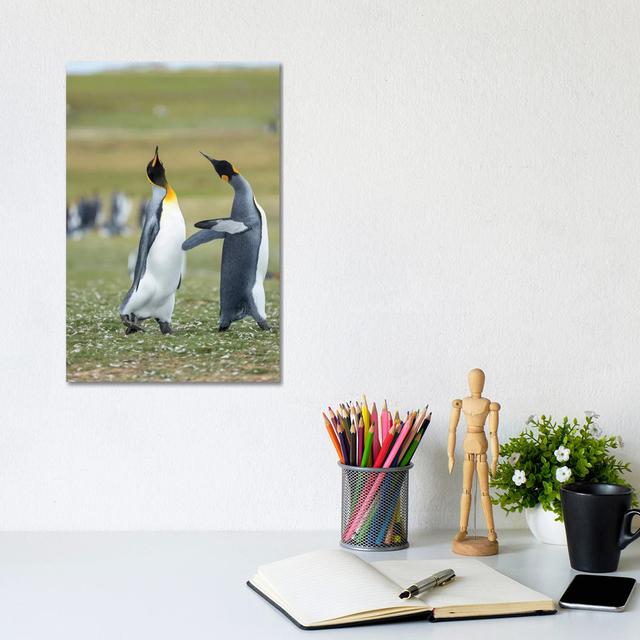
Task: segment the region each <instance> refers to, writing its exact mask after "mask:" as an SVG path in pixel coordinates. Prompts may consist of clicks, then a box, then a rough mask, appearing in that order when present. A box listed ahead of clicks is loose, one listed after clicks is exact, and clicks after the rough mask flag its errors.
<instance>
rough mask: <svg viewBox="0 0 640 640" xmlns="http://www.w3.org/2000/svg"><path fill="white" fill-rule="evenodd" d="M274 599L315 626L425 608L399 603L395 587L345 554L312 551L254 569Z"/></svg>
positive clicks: (376, 572) (374, 571) (369, 566)
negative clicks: (364, 614) (359, 615)
mask: <svg viewBox="0 0 640 640" xmlns="http://www.w3.org/2000/svg"><path fill="white" fill-rule="evenodd" d="M258 577H259V578H260V579H262V580H265V581H266V582H267V583H268V585H269V587H270V588H271V589H273V590H274V591H275V592H276V594H277V596H278V599H279V600H281V601H282V602H283V603H285V604H286V605H287V609H288V610H289V611H290V613H291V614H292V615H294V617H296V618H299V619H300V621H307V622H319V621H322V620H333V619H335V618H341V617H343V616H347V615H351V614H354V613H359V612H363V611H370V610H375V609H385V608H388V607H393V608H398V609H400V610H402V609H415V608H416V605H419V607H420V608H422V609H424V605H423V603H419V602H413V603H407V602H403V601H402V600H400V599H399V598H398V593H399V591H398V586H397V585H396V584H394V583H393V582H391V581H390V580H388V579H387V578H386V577H385V576H383V575H382V574H380V573H379V572H378V571H376V570H375V569H374V568H372V567H371V565H369V564H368V563H366V562H364V561H362V560H360V558H358V557H357V556H355V555H353V554H351V553H348V552H346V551H337V550H333V551H313V552H311V553H305V554H303V555H300V556H294V557H293V558H287V559H286V560H281V561H279V562H273V563H272V564H268V565H263V566H261V567H259V568H258Z"/></svg>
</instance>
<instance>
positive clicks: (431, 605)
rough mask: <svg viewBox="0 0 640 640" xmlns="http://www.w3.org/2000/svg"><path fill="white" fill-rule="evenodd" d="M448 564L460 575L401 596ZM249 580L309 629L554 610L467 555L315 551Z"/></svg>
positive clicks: (265, 569)
mask: <svg viewBox="0 0 640 640" xmlns="http://www.w3.org/2000/svg"><path fill="white" fill-rule="evenodd" d="M442 569H453V570H454V571H455V573H456V579H455V580H453V581H452V582H450V583H449V584H447V585H445V586H442V587H436V588H435V589H430V590H429V591H426V592H425V593H424V594H422V595H420V596H419V597H416V598H411V599H409V600H401V599H400V598H399V597H398V596H399V594H400V592H401V591H402V590H403V589H404V588H405V587H408V586H409V585H411V584H413V583H414V582H416V581H417V580H421V579H423V578H426V577H427V576H430V575H432V574H434V573H436V572H437V571H441V570H442ZM247 584H248V585H249V586H250V587H251V588H252V589H254V591H257V592H258V593H259V594H260V595H262V596H263V597H264V598H266V599H267V600H268V601H269V602H271V604H273V605H275V606H276V607H277V608H278V609H280V611H282V612H283V613H284V614H285V615H286V616H288V617H289V618H290V619H291V620H292V621H293V622H295V623H296V624H297V625H298V626H299V627H302V628H303V629H314V628H322V627H324V628H326V627H336V626H348V625H359V624H375V623H378V622H390V621H396V620H397V621H399V620H405V619H416V618H420V619H428V620H431V621H433V622H438V621H441V620H453V619H461V618H482V617H496V616H513V615H542V614H548V613H555V607H554V604H553V601H552V600H551V599H550V598H548V597H547V596H545V595H542V594H541V593H538V592H537V591H534V590H533V589H529V588H528V587H525V586H523V585H521V584H520V583H519V582H516V581H515V580H512V579H511V578H508V577H507V576H505V575H502V574H501V573H498V572H497V571H495V570H494V569H491V568H490V567H488V566H487V565H485V564H483V563H482V562H480V561H479V560H472V559H468V558H465V559H451V558H447V559H445V560H411V561H408V560H391V561H384V562H372V563H371V564H368V563H367V562H365V561H364V560H361V559H360V558H359V557H358V556H356V555H354V554H352V553H349V552H348V551H338V550H330V551H313V552H311V553H305V554H303V555H300V556H295V557H293V558H288V559H286V560H280V561H279V562H273V563H271V564H267V565H263V566H261V567H259V568H258V572H257V573H256V575H255V576H254V577H253V578H251V580H250V581H249V582H248V583H247Z"/></svg>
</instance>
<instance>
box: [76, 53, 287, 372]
mask: <svg viewBox="0 0 640 640" xmlns="http://www.w3.org/2000/svg"><path fill="white" fill-rule="evenodd" d="M280 75H281V74H280V67H279V65H277V64H273V63H265V64H260V63H253V64H242V63H241V64H230V63H171V62H160V63H140V64H137V63H108V62H95V63H93V62H87V63H83V62H78V63H69V64H68V65H67V199H68V204H67V210H66V229H67V381H69V382H197V383H203V382H204V383H207V382H208V383H217V382H220V383H229V382H244V383H256V382H258V383H259V382H265V383H278V382H280V360H281V358H280V130H281V123H280V115H279V114H280V102H281V97H280V96H281V79H280ZM241 169H242V171H241ZM114 194H117V198H116V197H115V196H114ZM87 202H90V203H94V202H96V203H101V202H106V203H107V208H108V205H109V203H111V205H112V206H111V210H112V211H111V217H109V215H108V214H109V211H107V212H106V214H105V213H104V211H103V209H104V207H101V206H95V207H93V209H92V211H94V210H95V214H93V215H92V216H85V215H82V213H83V212H84V210H85V209H88V207H87V206H86V203H87ZM114 202H115V203H116V204H117V205H118V207H116V209H117V211H116V213H118V215H114V213H113V209H114V206H115V205H114ZM134 202H135V203H138V202H139V203H140V206H139V210H140V213H139V215H138V214H137V213H135V214H133V215H126V216H123V215H120V214H119V212H120V209H121V208H122V207H121V206H120V205H121V203H124V204H126V205H127V207H126V210H127V211H130V210H131V209H132V207H133V205H132V203H134ZM135 206H136V207H138V205H137V204H136V205H135ZM136 210H137V209H136ZM85 219H86V220H89V222H87V223H86V224H85V223H84V220H85ZM114 221H116V222H117V225H116V224H115V223H114ZM70 229H71V231H70ZM217 240H219V241H220V242H215V241H217Z"/></svg>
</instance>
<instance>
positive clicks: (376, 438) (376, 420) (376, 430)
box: [371, 402, 382, 464]
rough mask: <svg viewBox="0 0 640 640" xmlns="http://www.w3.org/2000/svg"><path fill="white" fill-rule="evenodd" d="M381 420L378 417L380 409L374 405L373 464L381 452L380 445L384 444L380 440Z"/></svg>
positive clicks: (372, 414)
mask: <svg viewBox="0 0 640 640" xmlns="http://www.w3.org/2000/svg"><path fill="white" fill-rule="evenodd" d="M379 422H380V418H379V417H378V409H377V408H376V403H375V402H374V403H373V408H372V409H371V426H372V427H373V448H372V449H371V464H373V461H374V460H375V459H376V456H377V455H378V451H380V445H381V444H382V440H380V427H379Z"/></svg>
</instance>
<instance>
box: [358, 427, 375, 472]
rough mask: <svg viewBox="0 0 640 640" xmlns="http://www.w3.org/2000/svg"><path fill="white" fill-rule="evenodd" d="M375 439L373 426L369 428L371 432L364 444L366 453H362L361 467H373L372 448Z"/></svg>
mask: <svg viewBox="0 0 640 640" xmlns="http://www.w3.org/2000/svg"><path fill="white" fill-rule="evenodd" d="M373 438H374V433H373V425H371V426H370V427H369V431H368V433H367V435H366V438H365V442H364V451H363V452H362V462H361V463H360V466H361V467H369V466H371V462H369V461H370V459H371V448H372V446H373Z"/></svg>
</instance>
